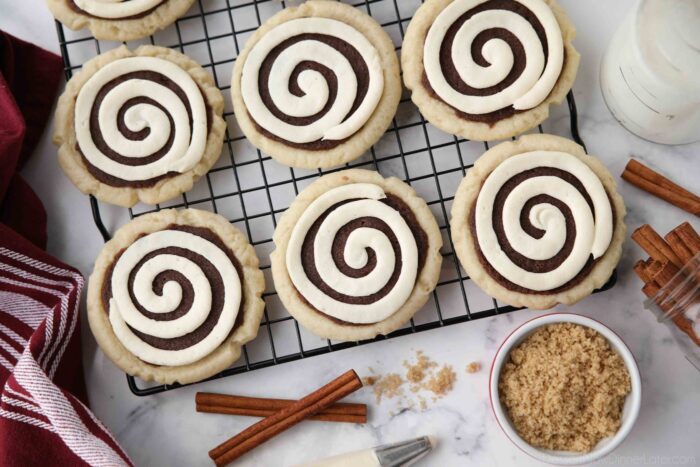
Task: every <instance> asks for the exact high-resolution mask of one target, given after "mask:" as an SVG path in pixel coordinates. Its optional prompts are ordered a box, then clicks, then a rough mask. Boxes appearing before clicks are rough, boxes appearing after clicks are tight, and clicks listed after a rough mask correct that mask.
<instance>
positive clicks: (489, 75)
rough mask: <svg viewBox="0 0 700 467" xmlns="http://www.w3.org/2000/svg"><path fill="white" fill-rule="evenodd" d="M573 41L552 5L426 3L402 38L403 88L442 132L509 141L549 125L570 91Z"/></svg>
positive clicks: (469, 0)
mask: <svg viewBox="0 0 700 467" xmlns="http://www.w3.org/2000/svg"><path fill="white" fill-rule="evenodd" d="M574 35H575V30H574V27H573V25H572V24H571V22H570V21H569V19H568V18H567V17H566V15H565V14H564V12H563V10H562V9H561V8H560V7H559V6H558V5H557V4H556V2H555V1H554V0H427V1H426V2H425V3H424V4H423V5H421V7H420V8H419V9H418V11H416V14H415V15H414V16H413V19H412V20H411V23H410V24H409V26H408V30H407V31H406V37H405V38H404V42H403V46H402V51H401V65H402V68H403V78H404V83H405V84H406V87H407V88H408V89H410V90H411V91H412V94H411V99H412V100H413V102H414V103H415V104H416V105H417V106H418V108H419V109H420V111H421V113H422V114H423V115H424V116H425V118H427V119H428V120H429V121H430V122H431V123H432V124H433V125H435V126H437V127H438V128H440V129H442V130H444V131H446V132H448V133H452V134H455V135H459V136H462V137H464V138H468V139H473V140H483V141H485V140H493V139H501V138H508V137H510V136H513V135H517V134H519V133H522V132H524V131H526V130H528V129H530V128H533V127H535V126H537V125H538V124H540V123H541V122H542V121H544V120H545V119H546V118H547V116H548V115H549V105H550V104H553V103H560V102H561V101H562V100H563V99H564V97H565V96H566V94H567V92H568V91H569V89H571V86H572V84H573V82H574V78H575V77H576V71H577V69H578V63H579V54H578V52H577V51H576V50H575V49H574V47H573V45H572V44H571V41H572V40H573V38H574Z"/></svg>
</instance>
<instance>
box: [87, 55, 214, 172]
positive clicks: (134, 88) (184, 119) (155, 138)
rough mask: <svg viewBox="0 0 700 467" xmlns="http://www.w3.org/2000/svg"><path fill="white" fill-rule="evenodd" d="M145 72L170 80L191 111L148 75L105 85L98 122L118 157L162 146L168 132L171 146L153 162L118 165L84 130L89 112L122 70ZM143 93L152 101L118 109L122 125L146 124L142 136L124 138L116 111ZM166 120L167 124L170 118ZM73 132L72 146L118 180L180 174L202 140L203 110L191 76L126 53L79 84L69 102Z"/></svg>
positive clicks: (201, 148)
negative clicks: (72, 105) (73, 100)
mask: <svg viewBox="0 0 700 467" xmlns="http://www.w3.org/2000/svg"><path fill="white" fill-rule="evenodd" d="M140 71H150V72H155V73H159V74H160V75H163V76H165V77H167V78H168V79H170V80H171V81H172V82H173V83H175V84H176V85H177V86H178V87H179V88H180V89H181V90H182V92H183V93H184V95H185V97H186V99H187V102H188V104H189V107H190V111H191V114H192V125H190V117H189V116H188V113H187V107H186V106H185V104H184V103H183V101H181V100H180V98H179V97H178V95H177V94H175V93H174V92H173V91H172V90H171V89H169V88H168V87H166V86H165V85H163V84H160V83H158V82H156V81H151V80H148V79H136V78H133V77H132V78H130V79H127V80H126V81H123V82H121V83H119V84H117V85H116V86H114V87H113V88H112V89H110V90H109V91H108V92H107V93H106V95H105V96H104V99H103V100H102V103H101V105H100V107H99V111H98V124H99V128H100V130H101V132H102V137H103V139H104V142H105V144H106V145H107V146H108V147H109V148H111V149H112V150H113V151H115V152H116V153H118V154H119V155H121V156H123V157H126V158H133V159H139V158H144V157H147V156H150V155H152V154H154V153H155V152H157V151H158V150H160V149H162V148H163V147H164V146H165V145H166V144H167V143H168V141H169V138H170V137H171V133H174V135H172V145H171V146H170V147H169V149H168V151H167V152H166V153H165V154H164V155H163V156H162V157H160V158H158V159H157V160H155V161H152V162H149V163H147V164H142V165H127V164H123V163H120V162H118V161H116V160H114V159H113V158H110V157H109V156H108V155H107V154H105V153H104V152H102V151H101V150H100V149H99V148H98V147H97V146H96V144H95V141H94V139H93V135H92V132H91V129H90V115H91V113H92V112H93V106H94V104H95V99H96V97H97V95H98V93H99V92H100V90H101V89H102V88H103V87H105V85H107V84H109V83H110V82H111V81H113V80H115V79H117V78H119V77H120V76H123V75H125V74H127V73H133V72H140ZM139 97H146V98H150V99H151V100H153V101H155V102H157V103H158V104H159V105H160V106H161V107H162V108H161V107H158V106H156V105H154V104H153V103H149V102H143V103H138V104H135V105H131V106H130V107H129V108H128V110H126V112H124V123H125V125H126V127H127V128H128V129H129V130H131V131H134V132H138V131H141V130H143V129H146V128H148V129H149V130H150V132H149V134H148V135H147V136H146V137H145V138H144V139H142V140H132V139H129V138H127V137H126V136H125V135H124V134H122V132H121V131H120V130H119V128H118V126H117V121H118V115H119V111H120V109H121V108H122V107H123V106H124V105H125V104H127V103H128V102H129V101H130V100H131V99H134V98H139ZM168 116H170V118H172V122H173V127H171V124H170V120H169V118H168ZM75 135H76V139H77V142H78V146H79V147H80V150H81V151H82V153H83V155H84V156H85V158H86V159H87V160H88V162H89V163H90V164H92V165H93V166H95V167H96V168H98V169H99V170H101V171H102V172H104V173H106V174H109V175H112V176H114V177H117V178H119V179H122V180H128V181H137V180H149V179H152V178H155V177H158V176H161V175H165V174H167V173H168V172H180V173H182V172H186V171H187V170H190V169H192V168H193V167H194V166H195V165H197V163H198V162H199V161H200V159H201V158H202V155H203V154H204V150H205V148H206V143H207V108H206V105H205V103H204V98H203V96H202V93H201V91H200V89H199V87H198V86H197V83H196V82H195V81H194V79H192V77H191V76H190V75H189V74H188V73H187V72H186V71H185V70H183V69H182V68H180V67H179V66H178V65H176V64H175V63H173V62H170V61H168V60H164V59H161V58H156V57H127V58H122V59H119V60H115V61H113V62H110V63H108V64H107V65H105V66H104V67H102V68H100V69H99V70H98V71H97V72H96V73H95V74H94V75H93V76H92V77H90V79H89V80H88V81H87V82H86V83H85V84H84V85H83V87H82V88H81V89H80V92H79V93H78V98H77V100H76V105H75Z"/></svg>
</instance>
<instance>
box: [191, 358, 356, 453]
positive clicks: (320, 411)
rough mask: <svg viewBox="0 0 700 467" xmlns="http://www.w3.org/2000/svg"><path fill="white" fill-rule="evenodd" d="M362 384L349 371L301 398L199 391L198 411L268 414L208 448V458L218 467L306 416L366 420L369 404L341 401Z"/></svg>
mask: <svg viewBox="0 0 700 467" xmlns="http://www.w3.org/2000/svg"><path fill="white" fill-rule="evenodd" d="M361 387H362V381H361V380H360V378H359V377H358V376H357V374H356V373H355V372H354V371H353V370H350V371H348V372H346V373H343V374H342V375H340V376H339V377H338V378H336V379H334V380H333V381H331V382H330V383H328V384H326V385H325V386H323V387H321V388H320V389H317V390H316V391H314V392H312V393H311V394H309V395H307V396H306V397H304V398H302V399H299V400H287V399H262V398H255V397H243V396H229V395H225V394H212V393H197V395H196V397H195V401H196V404H197V411H198V412H208V413H224V414H233V415H248V416H256V417H265V418H264V419H262V420H260V421H259V422H257V423H255V424H253V425H251V426H250V427H248V428H247V429H245V430H243V431H242V432H240V433H239V434H237V435H236V436H234V437H232V438H230V439H229V440H227V441H225V442H224V443H222V444H220V445H219V446H217V447H215V448H214V449H212V450H211V451H209V457H211V459H212V460H213V461H214V463H215V464H216V465H217V466H222V465H226V464H228V463H230V462H233V461H234V460H236V459H237V458H239V457H240V456H242V455H243V454H245V453H246V452H248V451H250V450H251V449H254V448H256V447H257V446H259V445H261V444H262V443H264V442H265V441H267V440H269V439H271V438H272V437H274V436H276V435H278V434H279V433H282V432H283V431H285V430H287V429H288V428H291V427H293V426H294V425H296V424H297V423H299V422H301V421H303V420H305V419H311V420H321V421H334V422H349V423H365V422H366V421H367V406H366V405H364V404H348V403H339V402H338V401H339V400H340V399H342V398H344V397H346V396H347V395H349V394H351V393H353V392H355V391H357V390H358V389H360V388H361Z"/></svg>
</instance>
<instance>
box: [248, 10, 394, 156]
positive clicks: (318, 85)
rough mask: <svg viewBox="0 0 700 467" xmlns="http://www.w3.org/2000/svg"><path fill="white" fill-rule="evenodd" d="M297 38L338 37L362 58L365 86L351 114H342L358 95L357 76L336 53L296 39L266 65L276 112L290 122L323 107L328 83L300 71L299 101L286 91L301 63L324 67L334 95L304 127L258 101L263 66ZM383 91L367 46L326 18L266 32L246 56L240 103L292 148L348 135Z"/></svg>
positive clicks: (303, 20) (350, 30) (374, 56)
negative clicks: (330, 75)
mask: <svg viewBox="0 0 700 467" xmlns="http://www.w3.org/2000/svg"><path fill="white" fill-rule="evenodd" d="M301 34H323V35H327V36H332V37H335V38H338V39H340V40H343V41H345V42H347V43H348V44H350V45H351V46H352V47H354V48H355V50H357V52H359V54H360V55H361V56H362V59H363V60H364V62H365V64H366V65H367V69H368V72H369V85H368V89H367V93H366V95H365V96H364V99H363V100H362V102H361V103H360V105H359V107H358V108H357V109H356V110H355V111H354V112H353V113H352V114H351V115H348V113H349V112H350V110H351V108H352V105H353V102H354V101H355V97H356V96H357V93H358V83H357V76H356V75H355V72H354V70H353V68H352V66H351V64H350V62H349V61H348V59H347V58H346V57H345V56H344V55H343V54H342V52H341V51H339V50H336V49H335V48H333V47H331V46H329V45H327V44H325V43H323V42H320V41H317V40H309V39H305V40H301V41H299V42H296V43H294V44H292V45H290V46H289V47H287V48H286V49H284V51H282V52H281V53H280V54H279V56H278V57H277V58H276V60H275V62H274V64H273V65H272V69H271V73H270V79H269V83H268V85H269V90H270V97H271V99H272V101H273V102H274V104H275V105H276V106H277V108H278V109H279V110H280V111H281V112H283V113H284V114H286V115H289V116H293V117H309V116H313V115H315V114H317V113H318V112H320V111H321V109H323V108H324V106H325V105H326V104H327V102H328V99H329V96H330V90H329V85H328V83H327V82H326V80H325V78H324V77H323V75H322V74H321V73H319V72H317V71H315V70H305V71H302V72H301V73H300V74H299V77H298V84H299V88H300V89H301V90H302V91H303V92H304V95H303V96H301V97H299V96H296V95H294V94H292V93H291V92H290V90H289V82H290V77H291V76H292V72H293V71H294V69H295V68H296V67H297V65H299V63H301V62H304V61H312V62H316V63H318V64H321V65H324V66H325V67H327V68H329V69H330V70H331V71H332V72H333V73H334V74H335V76H336V78H337V81H338V92H337V96H336V98H335V101H334V102H333V105H332V107H331V108H330V109H329V110H328V112H327V113H326V114H325V115H323V116H322V117H320V118H318V119H317V120H315V121H313V122H311V123H310V124H308V125H304V126H299V125H292V124H290V123H287V122H285V121H283V120H281V119H279V118H277V117H276V116H275V115H274V114H273V113H272V112H271V111H270V110H269V109H268V108H267V106H266V105H265V103H264V102H263V100H262V97H261V95H260V89H259V83H258V77H259V71H260V67H261V65H262V63H263V61H264V60H265V58H266V57H267V56H268V55H269V54H270V52H271V51H272V50H273V49H274V48H275V47H277V46H278V45H279V44H280V43H282V42H284V41H285V40H287V39H290V38H293V37H296V36H299V35H301ZM383 89H384V75H383V73H382V67H381V62H380V60H379V54H378V53H377V50H376V49H375V48H374V46H373V45H372V43H371V42H370V41H369V40H367V38H366V37H365V36H364V35H362V33H360V32H359V31H358V30H357V29H355V28H353V27H352V26H349V25H347V24H345V23H341V22H340V21H337V20H334V19H329V18H315V17H314V18H299V19H295V20H292V21H287V22H285V23H282V24H280V25H279V26H276V27H275V28H273V29H272V30H270V31H268V32H267V33H266V34H265V35H264V36H263V37H262V38H261V39H260V40H259V41H258V42H257V43H256V44H255V46H254V47H253V48H252V49H251V51H250V53H249V54H248V57H247V58H246V61H245V64H244V66H243V71H242V77H241V93H242V95H243V101H244V102H245V105H246V108H247V109H248V112H249V113H250V116H251V117H252V118H253V120H255V122H256V123H257V124H258V125H260V126H261V127H262V128H264V129H265V130H267V131H269V132H270V133H272V134H274V135H275V136H277V137H279V138H282V139H284V140H286V141H290V142H292V143H310V142H313V141H319V140H340V139H344V138H348V137H350V136H352V135H353V134H354V133H356V132H357V131H358V130H359V129H360V128H362V126H363V125H364V124H365V123H366V122H367V120H369V118H370V117H371V116H372V113H373V112H374V109H375V108H376V107H377V104H378V103H379V100H380V98H381V97H382V92H383Z"/></svg>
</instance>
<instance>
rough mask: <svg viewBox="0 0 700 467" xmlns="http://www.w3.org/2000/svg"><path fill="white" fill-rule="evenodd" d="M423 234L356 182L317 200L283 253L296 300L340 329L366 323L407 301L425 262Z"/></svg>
mask: <svg viewBox="0 0 700 467" xmlns="http://www.w3.org/2000/svg"><path fill="white" fill-rule="evenodd" d="M426 248H427V234H426V233H425V232H424V231H423V230H422V228H421V227H420V225H419V224H418V222H417V220H416V218H415V215H414V214H413V213H412V212H411V210H410V208H409V207H408V206H407V205H406V204H405V203H404V202H403V201H401V199H400V198H398V197H396V196H393V195H387V194H386V193H384V191H383V190H382V189H381V188H380V187H379V186H377V185H373V184H367V183H355V184H350V185H344V186H341V187H338V188H334V189H332V190H330V191H328V192H326V193H324V194H323V195H322V196H320V197H319V198H317V199H316V200H315V201H314V202H313V203H311V205H310V206H309V207H308V208H307V209H306V211H305V212H304V214H303V215H302V216H301V217H300V219H299V221H298V222H297V224H296V225H295V228H294V230H293V232H292V236H291V238H290V241H289V245H288V249H287V256H286V262H287V270H288V272H289V275H290V278H291V279H292V282H293V284H294V286H295V287H296V289H297V291H298V292H299V294H300V295H301V296H302V297H303V298H304V300H306V301H307V302H308V303H309V304H310V305H311V306H312V307H314V308H315V309H316V310H318V311H320V312H321V313H323V314H325V315H327V316H329V317H331V318H332V319H335V320H338V321H340V322H343V323H349V324H355V325H361V324H372V323H376V322H379V321H382V320H384V319H386V318H387V317H389V316H391V315H392V314H393V313H395V312H396V311H397V310H399V309H400V308H401V307H402V306H403V304H404V303H405V302H406V300H407V299H408V297H409V296H410V294H411V292H412V291H413V287H414V285H415V282H416V277H417V275H418V273H419V272H420V270H421V269H422V267H423V264H424V262H425V254H426V251H427V250H426Z"/></svg>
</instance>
